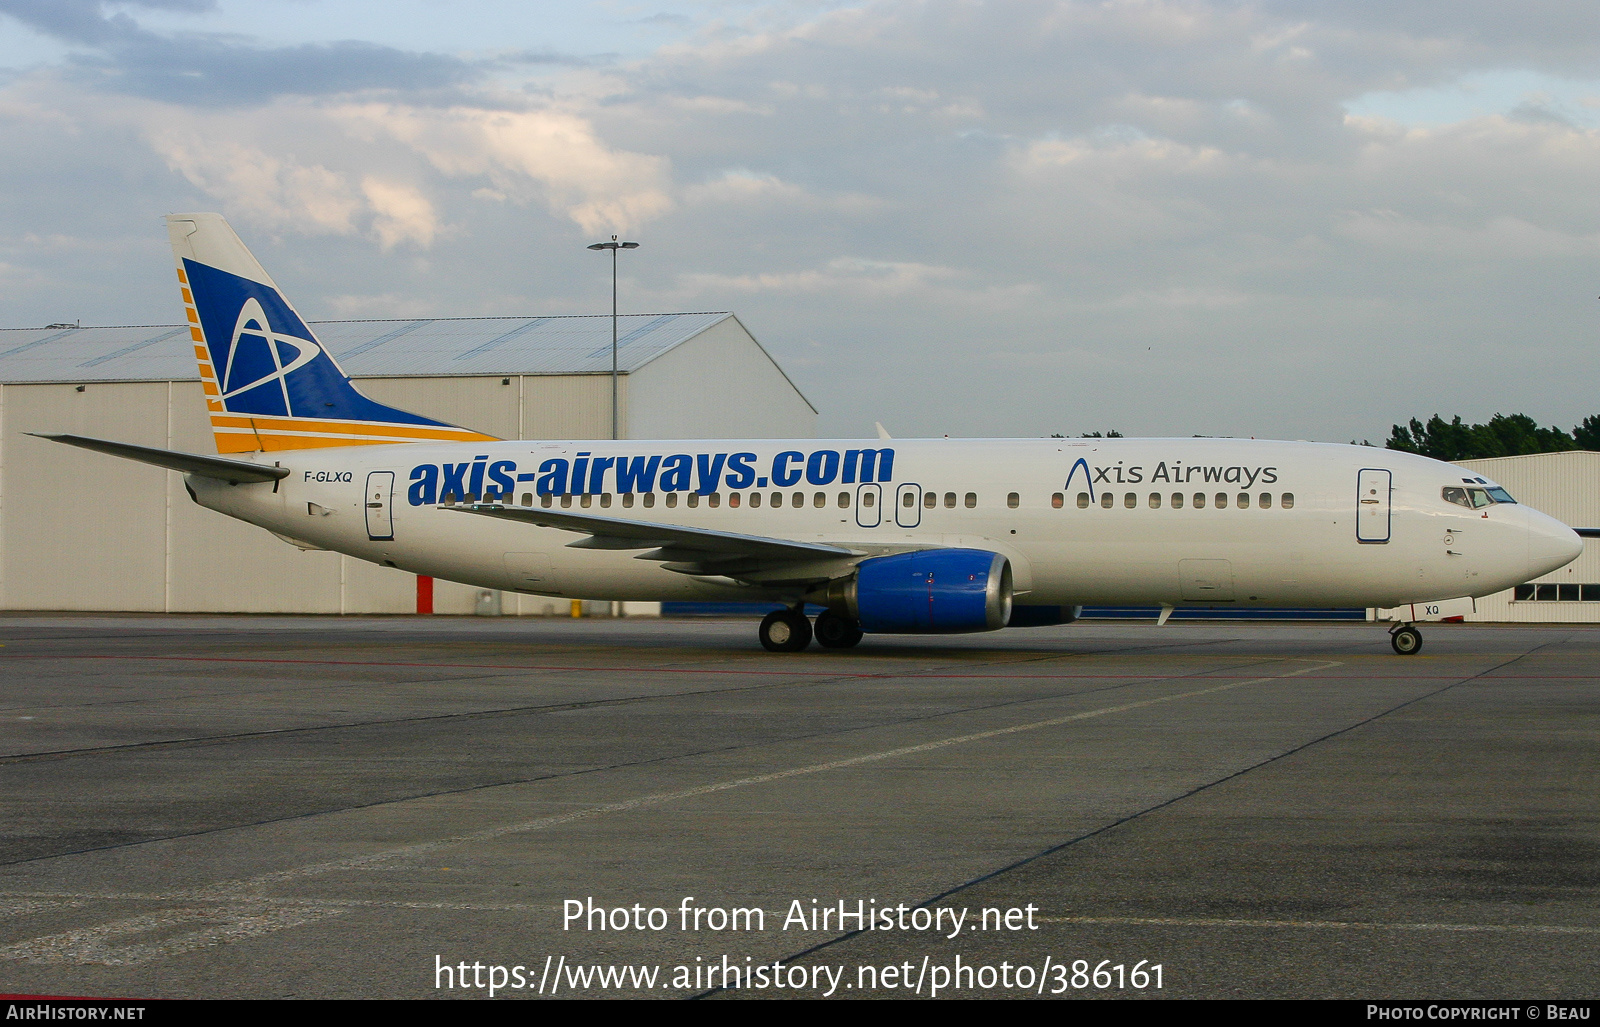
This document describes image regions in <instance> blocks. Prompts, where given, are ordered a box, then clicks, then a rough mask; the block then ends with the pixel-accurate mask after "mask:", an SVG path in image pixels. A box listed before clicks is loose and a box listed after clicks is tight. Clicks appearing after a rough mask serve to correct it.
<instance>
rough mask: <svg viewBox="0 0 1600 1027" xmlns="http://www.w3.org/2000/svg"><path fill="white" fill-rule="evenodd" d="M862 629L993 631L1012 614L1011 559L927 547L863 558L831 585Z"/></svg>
mask: <svg viewBox="0 0 1600 1027" xmlns="http://www.w3.org/2000/svg"><path fill="white" fill-rule="evenodd" d="M829 598H830V600H832V602H831V604H830V605H833V606H835V607H842V609H841V610H840V612H842V613H847V614H848V615H849V616H850V617H851V618H852V619H854V620H856V621H858V622H859V623H860V624H861V630H863V631H877V632H888V633H894V634H954V633H956V632H962V631H994V630H995V629H997V628H1003V627H1005V626H1006V622H1007V621H1009V620H1010V619H1011V562H1010V561H1009V560H1007V559H1006V558H1005V557H1003V556H1001V555H1000V554H999V553H990V552H986V551H984V550H981V549H922V550H918V551H917V552H914V553H900V554H897V555H895V556H880V557H877V558H876V559H872V560H863V561H862V562H861V564H860V566H858V567H857V568H856V573H855V576H854V577H852V578H850V579H849V580H848V581H846V582H843V583H842V587H838V588H835V589H831V590H830V595H829Z"/></svg>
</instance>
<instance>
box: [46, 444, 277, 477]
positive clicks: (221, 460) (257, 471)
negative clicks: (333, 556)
mask: <svg viewBox="0 0 1600 1027" xmlns="http://www.w3.org/2000/svg"><path fill="white" fill-rule="evenodd" d="M27 434H29V435H32V436H33V437H34V438H39V439H49V440H50V441H51V442H64V443H66V444H67V445H69V446H77V447H78V448H80V449H92V450H94V451H95V452H96V453H108V454H110V455H111V456H120V457H122V458H123V459H124V460H137V461H139V462H140V463H146V464H155V465H156V466H157V467H165V468H166V469H167V470H169V471H182V472H183V473H184V474H197V475H199V476H200V477H202V478H215V479H217V480H218V481H225V482H227V483H228V484H230V485H240V484H244V483H247V482H258V481H276V480H278V479H279V478H287V477H288V476H289V469H288V468H287V467H263V466H262V465H261V464H253V463H250V462H249V461H246V460H229V459H228V458H227V457H222V456H201V455H200V454H198V453H176V452H173V451H172V450H170V449H157V448H155V447H154V446H135V445H133V444H132V443H131V442H112V441H110V440H109V439H91V438H89V437H87V436H84V435H64V434H61V433H59V432H42V431H31V432H28V433H27Z"/></svg>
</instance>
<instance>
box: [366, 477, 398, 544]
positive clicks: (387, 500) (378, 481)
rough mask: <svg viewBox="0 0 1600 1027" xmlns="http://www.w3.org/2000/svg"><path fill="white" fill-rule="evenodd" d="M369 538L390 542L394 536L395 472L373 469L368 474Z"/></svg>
mask: <svg viewBox="0 0 1600 1027" xmlns="http://www.w3.org/2000/svg"><path fill="white" fill-rule="evenodd" d="M365 505H366V508H367V538H369V539H371V540H372V541H373V542H388V541H389V540H391V539H393V538H394V514H393V507H394V472H393V471H373V472H372V473H371V474H368V475H367V495H366V504H365Z"/></svg>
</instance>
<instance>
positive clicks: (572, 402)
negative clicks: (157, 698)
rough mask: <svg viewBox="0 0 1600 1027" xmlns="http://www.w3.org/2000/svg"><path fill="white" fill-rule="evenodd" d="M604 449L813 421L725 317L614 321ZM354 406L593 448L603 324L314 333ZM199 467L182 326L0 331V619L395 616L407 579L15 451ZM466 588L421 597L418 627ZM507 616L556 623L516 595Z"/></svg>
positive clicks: (101, 471)
mask: <svg viewBox="0 0 1600 1027" xmlns="http://www.w3.org/2000/svg"><path fill="white" fill-rule="evenodd" d="M619 323H620V327H619V333H618V355H619V356H618V369H619V372H620V376H619V385H618V396H619V401H618V404H617V405H618V415H619V435H620V436H621V437H622V438H648V439H673V438H752V437H766V438H811V437H814V436H815V435H816V410H815V409H814V408H813V407H812V406H811V404H810V403H809V402H808V401H807V400H806V398H805V397H804V396H802V395H801V394H800V391H799V390H798V389H796V388H795V386H794V383H793V382H791V381H790V380H789V378H788V376H787V375H785V374H784V372H783V370H782V369H781V368H780V367H778V365H777V364H776V363H775V362H774V361H773V359H772V358H771V357H770V356H769V355H768V354H767V352H766V351H765V350H763V349H762V348H761V345H760V344H759V343H757V342H756V340H755V338H754V337H753V336H751V334H750V333H749V332H748V331H747V330H746V329H745V327H744V325H743V324H741V323H740V322H739V319H738V318H736V317H735V316H734V315H733V314H731V313H727V312H721V313H684V314H630V315H625V316H623V317H622V318H620V322H619ZM312 327H313V330H314V331H315V332H316V333H317V337H318V339H319V340H320V341H321V343H322V344H323V346H324V348H326V349H327V350H328V352H330V353H332V354H333V355H334V356H335V357H336V358H337V359H338V361H339V363H340V366H342V367H343V368H344V369H345V372H346V373H347V374H349V375H350V376H351V377H352V378H353V379H355V380H356V382H357V384H358V386H359V387H360V389H361V390H362V391H363V392H364V393H366V394H367V395H369V396H371V397H372V398H373V399H375V400H378V401H379V402H382V403H387V404H391V405H393V406H397V407H400V408H402V409H406V410H412V411H415V412H417V413H420V414H425V415H427V416H429V417H434V418H437V419H439V420H442V421H447V422H450V423H452V424H459V425H462V426H464V427H468V428H473V429H476V430H478V431H482V432H485V433H487V434H490V435H495V436H498V437H500V438H505V439H601V438H609V437H610V435H611V317H610V316H609V315H603V316H575V317H532V318H530V317H471V318H438V319H424V320H408V321H320V322H312ZM40 431H54V432H70V433H73V434H78V435H92V436H97V437H100V438H108V439H116V440H118V441H122V442H133V443H138V444H141V445H146V446H160V447H164V448H168V449H177V450H187V451H189V452H196V453H214V452H216V447H215V443H214V441H213V439H212V435H211V427H210V424H209V422H208V421H207V419H206V408H205V402H204V400H203V398H202V395H201V391H200V380H199V373H198V370H197V368H196V366H195V359H194V351H193V348H192V345H191V343H190V341H189V333H188V330H187V327H186V326H181V325H160V326H137V327H123V328H70V329H68V328H55V329H4V330H0V609H8V610H119V611H150V612H168V613H192V612H206V613H411V612H414V611H415V610H416V608H417V597H418V588H417V579H416V577H415V576H414V575H412V574H409V573H406V572H403V571H398V570H394V569H392V568H384V567H377V566H374V565H372V564H369V563H365V562H363V561H360V560H353V559H351V558H349V557H345V556H340V555H339V554H336V553H328V552H302V551H300V550H298V549H296V548H294V547H293V546H290V545H288V544H286V543H284V542H281V541H279V540H278V539H277V538H275V537H273V536H272V535H270V534H269V533H267V532H266V531H263V530H262V529H260V528H256V527H253V526H251V525H247V524H244V523H242V522H240V521H235V520H233V519H231V518H228V517H224V516H222V515H220V514H217V513H214V512H212V511H209V510H204V509H202V508H200V507H198V506H196V505H194V503H192V502H191V501H190V500H189V497H188V496H187V495H186V494H185V492H184V489H183V481H182V476H181V475H179V474H177V473H175V472H170V471H163V470H161V469H159V468H153V467H149V466H146V465H143V464H137V463H132V462H130V461H125V460H118V459H115V458H113V457H108V456H102V455H100V454H95V453H89V452H85V451H83V450H79V449H74V448H72V447H68V446H62V445H59V444H57V443H52V442H47V441H45V440H43V439H35V438H30V437H28V435H27V434H25V433H27V432H40ZM478 598H479V590H477V589H474V588H469V587H468V586H465V585H456V584H453V583H447V582H439V583H437V586H436V588H435V590H434V593H433V603H434V610H435V612H438V613H471V612H473V611H474V609H475V607H476V604H477V601H478ZM504 604H505V607H504V612H505V613H508V614H539V613H550V612H557V609H558V608H559V610H562V611H564V610H565V609H566V608H567V605H568V604H567V603H566V602H564V601H562V602H559V603H558V602H557V601H555V600H547V599H541V598H539V597H535V596H511V595H507V596H506V597H505V598H504Z"/></svg>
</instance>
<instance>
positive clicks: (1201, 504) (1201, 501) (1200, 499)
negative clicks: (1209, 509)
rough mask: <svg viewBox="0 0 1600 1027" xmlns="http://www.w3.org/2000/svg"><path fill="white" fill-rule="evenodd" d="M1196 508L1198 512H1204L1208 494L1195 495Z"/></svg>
mask: <svg viewBox="0 0 1600 1027" xmlns="http://www.w3.org/2000/svg"><path fill="white" fill-rule="evenodd" d="M1194 508H1195V509H1196V510H1204V509H1205V508H1206V494H1205V493H1204V492H1196V493H1195V494H1194Z"/></svg>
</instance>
